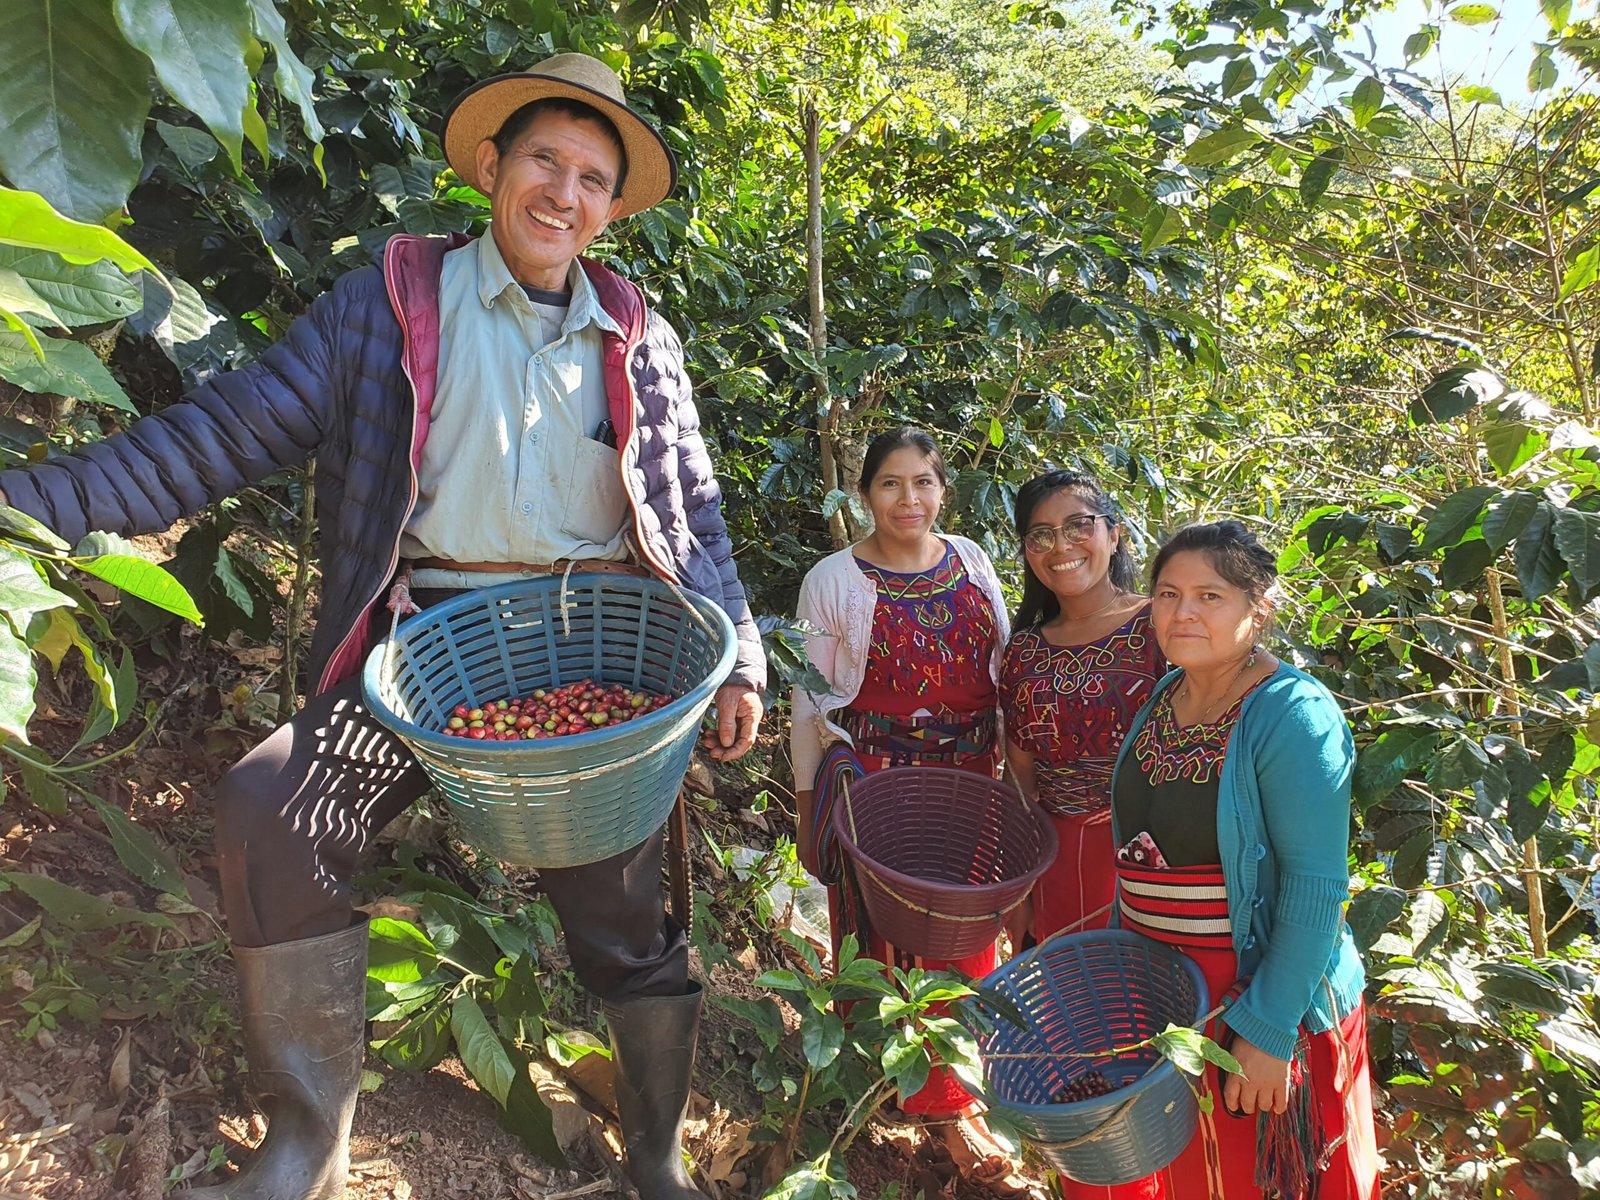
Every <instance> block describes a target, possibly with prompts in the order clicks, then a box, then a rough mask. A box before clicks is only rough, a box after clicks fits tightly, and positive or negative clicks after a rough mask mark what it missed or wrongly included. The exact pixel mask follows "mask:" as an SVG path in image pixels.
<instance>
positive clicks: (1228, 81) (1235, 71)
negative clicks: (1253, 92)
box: [1222, 58, 1256, 100]
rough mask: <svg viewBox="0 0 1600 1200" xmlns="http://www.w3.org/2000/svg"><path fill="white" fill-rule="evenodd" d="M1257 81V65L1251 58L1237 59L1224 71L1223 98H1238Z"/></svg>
mask: <svg viewBox="0 0 1600 1200" xmlns="http://www.w3.org/2000/svg"><path fill="white" fill-rule="evenodd" d="M1255 81H1256V64H1255V63H1254V62H1253V61H1251V60H1250V59H1249V58H1236V59H1234V60H1233V61H1232V62H1230V63H1229V64H1228V65H1227V66H1226V67H1224V68H1223V70H1222V98H1223V99H1224V100H1227V99H1230V98H1231V97H1233V96H1237V95H1238V94H1239V93H1240V92H1242V91H1244V90H1245V89H1246V88H1248V87H1249V86H1250V85H1251V84H1252V83H1254V82H1255Z"/></svg>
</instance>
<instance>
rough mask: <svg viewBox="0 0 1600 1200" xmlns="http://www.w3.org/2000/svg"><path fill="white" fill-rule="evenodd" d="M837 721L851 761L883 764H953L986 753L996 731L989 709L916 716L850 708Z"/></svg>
mask: <svg viewBox="0 0 1600 1200" xmlns="http://www.w3.org/2000/svg"><path fill="white" fill-rule="evenodd" d="M838 719H839V721H840V724H841V727H842V728H843V729H844V730H845V731H846V732H848V733H849V734H850V737H851V740H852V741H854V742H855V753H856V757H857V758H859V759H862V760H863V761H868V760H871V759H875V758H876V759H882V760H883V765H885V766H888V765H894V766H923V767H934V766H955V765H957V764H958V763H960V762H961V761H962V760H963V759H966V758H971V757H974V756H976V755H979V754H987V753H988V752H989V751H990V750H991V749H993V747H994V741H995V735H996V733H997V732H998V730H997V728H996V718H995V711H994V709H992V708H988V709H984V710H982V711H981V712H975V713H937V714H932V715H928V716H921V717H900V716H891V715H889V714H887V713H876V712H867V711H865V710H863V709H854V708H852V709H847V710H845V711H844V712H842V713H840V714H839V717H838Z"/></svg>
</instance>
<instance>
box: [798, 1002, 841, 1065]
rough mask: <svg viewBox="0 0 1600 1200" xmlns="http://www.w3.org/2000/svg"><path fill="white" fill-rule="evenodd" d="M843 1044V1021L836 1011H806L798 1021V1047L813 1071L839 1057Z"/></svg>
mask: <svg viewBox="0 0 1600 1200" xmlns="http://www.w3.org/2000/svg"><path fill="white" fill-rule="evenodd" d="M843 1046H844V1021H843V1020H842V1019H841V1018H840V1017H839V1015H838V1014H837V1013H833V1012H823V1013H815V1014H812V1013H808V1014H806V1016H805V1018H804V1019H803V1020H802V1021H801V1022H800V1047H801V1050H802V1051H803V1052H804V1054H805V1056H806V1062H808V1063H809V1064H810V1065H811V1069H812V1070H813V1071H820V1070H822V1069H823V1068H824V1067H826V1066H828V1065H829V1064H831V1063H832V1062H833V1060H834V1059H836V1058H838V1057H839V1050H840V1048H841V1047H843Z"/></svg>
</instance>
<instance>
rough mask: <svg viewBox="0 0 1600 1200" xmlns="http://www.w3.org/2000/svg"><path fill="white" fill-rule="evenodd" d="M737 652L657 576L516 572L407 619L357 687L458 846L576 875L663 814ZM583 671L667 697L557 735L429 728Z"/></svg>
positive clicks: (692, 601)
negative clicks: (517, 737) (455, 733)
mask: <svg viewBox="0 0 1600 1200" xmlns="http://www.w3.org/2000/svg"><path fill="white" fill-rule="evenodd" d="M563 601H564V603H565V609H566V613H565V621H563V616H562V607H563ZM689 605H692V606H693V607H692V610H691V608H690V607H688V606H689ZM734 647H735V643H734V633H733V623H732V622H731V621H730V620H729V619H728V616H727V614H726V613H724V612H723V611H722V609H721V608H719V607H718V606H717V605H715V604H713V603H712V602H711V601H710V600H707V599H706V598H705V597H703V596H698V595H694V594H691V593H685V592H675V591H673V590H672V589H671V588H669V587H668V586H667V585H666V584H663V583H660V582H658V581H657V580H654V579H642V578H641V579H636V578H633V577H632V576H627V575H601V574H585V575H576V574H575V575H572V576H569V577H568V578H567V580H566V581H565V582H563V580H561V579H559V578H555V577H549V578H539V579H526V580H518V581H516V582H514V583H507V584H502V585H499V586H497V587H489V588H482V589H480V590H478V591H472V592H468V593H466V594H465V595H462V596H457V597H455V598H454V599H451V600H447V601H445V602H444V603H442V604H438V605H435V606H434V607H432V608H430V609H427V610H426V611H424V612H421V613H419V614H417V615H416V616H414V617H412V618H410V619H409V620H407V621H405V622H403V623H402V624H401V625H400V627H399V628H398V629H397V630H396V631H395V634H394V636H393V638H386V639H385V640H384V641H382V642H380V643H379V644H378V646H377V647H376V648H375V649H374V650H373V651H372V653H371V654H369V655H368V656H367V662H366V667H365V669H364V670H363V672H362V676H361V690H362V694H363V696H364V697H365V700H366V703H367V707H368V709H369V710H370V711H371V712H372V715H373V716H374V717H375V718H376V719H377V720H378V721H379V722H381V723H382V724H383V725H385V726H387V727H388V728H389V729H390V730H392V731H393V732H394V733H395V734H396V735H397V736H398V737H399V738H400V739H401V740H402V741H403V742H405V743H406V745H407V746H409V747H410V748H411V751H412V753H413V754H415V755H416V757H417V760H418V761H419V762H420V763H421V764H422V766H423V768H424V769H425V770H426V771H427V772H428V775H429V777H430V778H431V779H432V780H433V782H434V784H435V786H436V787H438V789H439V790H440V791H441V792H443V793H444V795H445V796H446V798H447V799H448V800H449V802H450V805H451V808H452V810H453V811H454V813H455V816H456V819H457V823H458V825H459V828H460V831H461V834H462V837H463V838H464V839H465V840H466V841H468V842H470V843H472V844H473V845H475V846H477V847H478V848H479V849H481V850H483V851H485V852H486V853H488V854H491V855H493V856H494V857H495V858H497V859H499V860H500V861H502V862H509V863H519V864H522V865H524V866H531V867H574V866H580V865H582V864H584V863H591V862H598V861H600V860H601V859H603V858H609V857H611V856H612V855H613V854H619V853H621V852H622V851H624V850H628V849H630V848H632V847H634V846H637V845H638V844H639V843H640V842H642V841H644V839H645V838H647V837H649V836H650V835H651V834H652V833H654V832H655V831H656V830H657V829H659V828H660V827H661V825H662V823H663V822H665V821H666V819H667V815H668V813H669V812H671V810H672V805H673V803H674V801H675V800H676V799H677V795H678V788H679V786H680V785H681V784H682V782H683V774H684V772H685V771H686V770H688V767H689V756H690V754H691V753H692V752H693V749H694V741H695V735H696V733H697V731H698V730H699V727H700V720H701V718H702V717H703V716H704V715H705V712H706V708H707V707H708V706H709V705H710V703H711V697H712V693H713V692H715V691H716V689H717V688H718V687H719V686H720V685H721V684H722V682H723V681H724V680H725V679H726V678H727V675H728V672H729V671H730V670H731V669H732V668H733V657H734ZM584 678H589V679H593V680H595V681H596V682H598V683H601V684H605V685H610V684H622V685H623V686H625V687H628V688H631V689H634V690H642V691H648V692H654V693H657V694H668V695H672V696H676V697H677V699H675V700H674V701H673V702H672V703H671V704H668V705H666V706H664V707H662V708H660V709H657V710H656V711H654V712H651V713H649V714H647V715H645V716H642V717H636V718H634V719H633V720H631V721H627V722H624V723H623V724H620V725H616V726H610V727H606V728H602V729H596V730H592V731H590V732H587V733H580V734H574V735H572V736H570V737H563V738H546V739H541V740H537V741H518V742H487V741H484V742H480V741H467V740H466V739H463V738H457V737H450V736H448V735H447V734H444V733H442V732H439V731H440V730H441V729H442V728H443V727H444V724H445V722H446V721H447V720H448V719H449V717H450V715H451V710H452V709H454V708H455V706H456V705H458V704H468V705H471V706H473V707H478V706H481V705H482V704H484V703H486V702H488V701H490V700H495V699H499V698H502V697H509V696H526V695H528V694H529V693H531V692H532V691H533V690H534V689H535V688H541V687H560V686H562V685H563V684H568V683H576V682H577V681H578V680H580V679H584Z"/></svg>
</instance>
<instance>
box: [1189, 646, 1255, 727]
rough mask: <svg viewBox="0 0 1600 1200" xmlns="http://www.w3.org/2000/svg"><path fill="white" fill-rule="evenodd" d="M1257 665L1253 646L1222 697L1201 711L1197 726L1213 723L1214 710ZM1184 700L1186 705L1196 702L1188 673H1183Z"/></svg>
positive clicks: (1229, 681)
mask: <svg viewBox="0 0 1600 1200" xmlns="http://www.w3.org/2000/svg"><path fill="white" fill-rule="evenodd" d="M1255 665H1256V649H1255V647H1254V646H1252V647H1250V653H1249V654H1248V655H1247V656H1246V657H1245V659H1244V661H1243V662H1241V663H1240V664H1239V669H1238V670H1237V671H1235V672H1234V673H1233V678H1232V679H1230V680H1228V686H1227V687H1225V688H1224V689H1223V690H1222V694H1221V695H1220V696H1218V697H1217V698H1216V699H1215V700H1213V701H1212V702H1211V703H1210V704H1208V705H1206V706H1205V707H1204V708H1202V709H1201V710H1200V720H1199V721H1197V722H1196V724H1198V725H1206V724H1209V723H1210V721H1211V712H1212V710H1213V709H1214V708H1216V707H1217V705H1219V704H1221V703H1222V702H1223V701H1224V700H1226V699H1227V698H1228V697H1229V696H1231V695H1232V694H1233V689H1234V688H1235V687H1237V686H1238V684H1239V680H1241V679H1243V678H1244V673H1245V672H1246V671H1248V670H1249V669H1250V668H1251V667H1253V666H1255ZM1182 699H1183V701H1184V703H1186V704H1189V703H1193V702H1194V692H1193V690H1192V689H1191V688H1190V687H1189V673H1188V672H1187V671H1185V672H1184V673H1183V696H1182Z"/></svg>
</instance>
